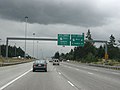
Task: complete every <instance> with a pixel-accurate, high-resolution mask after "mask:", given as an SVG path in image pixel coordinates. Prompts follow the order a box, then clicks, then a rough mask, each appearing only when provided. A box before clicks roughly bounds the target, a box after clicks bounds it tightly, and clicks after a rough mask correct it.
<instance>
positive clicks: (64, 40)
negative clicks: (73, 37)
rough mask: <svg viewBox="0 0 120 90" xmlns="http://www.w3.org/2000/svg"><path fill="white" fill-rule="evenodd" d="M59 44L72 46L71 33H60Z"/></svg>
mask: <svg viewBox="0 0 120 90" xmlns="http://www.w3.org/2000/svg"><path fill="white" fill-rule="evenodd" d="M58 45H63V46H70V34H58Z"/></svg>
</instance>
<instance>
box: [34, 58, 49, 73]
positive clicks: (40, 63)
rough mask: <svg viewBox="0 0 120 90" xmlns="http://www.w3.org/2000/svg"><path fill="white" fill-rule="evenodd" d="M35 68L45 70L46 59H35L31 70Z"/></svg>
mask: <svg viewBox="0 0 120 90" xmlns="http://www.w3.org/2000/svg"><path fill="white" fill-rule="evenodd" d="M36 70H44V71H45V72H47V62H46V60H36V61H34V63H33V72H35V71H36Z"/></svg>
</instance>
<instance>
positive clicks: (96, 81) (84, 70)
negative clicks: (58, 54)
mask: <svg viewBox="0 0 120 90" xmlns="http://www.w3.org/2000/svg"><path fill="white" fill-rule="evenodd" d="M0 90H120V71H117V70H110V69H105V68H99V67H92V66H87V65H83V64H73V63H67V62H62V63H61V64H60V66H57V65H56V66H53V65H52V63H48V72H43V71H37V72H32V62H31V63H24V64H19V65H13V66H7V67H0Z"/></svg>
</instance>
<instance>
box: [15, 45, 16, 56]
mask: <svg viewBox="0 0 120 90" xmlns="http://www.w3.org/2000/svg"><path fill="white" fill-rule="evenodd" d="M15 57H16V43H15Z"/></svg>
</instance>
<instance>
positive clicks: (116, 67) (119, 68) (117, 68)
mask: <svg viewBox="0 0 120 90" xmlns="http://www.w3.org/2000/svg"><path fill="white" fill-rule="evenodd" d="M88 65H89V66H95V67H102V68H108V69H115V70H120V66H109V65H101V64H88Z"/></svg>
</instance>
